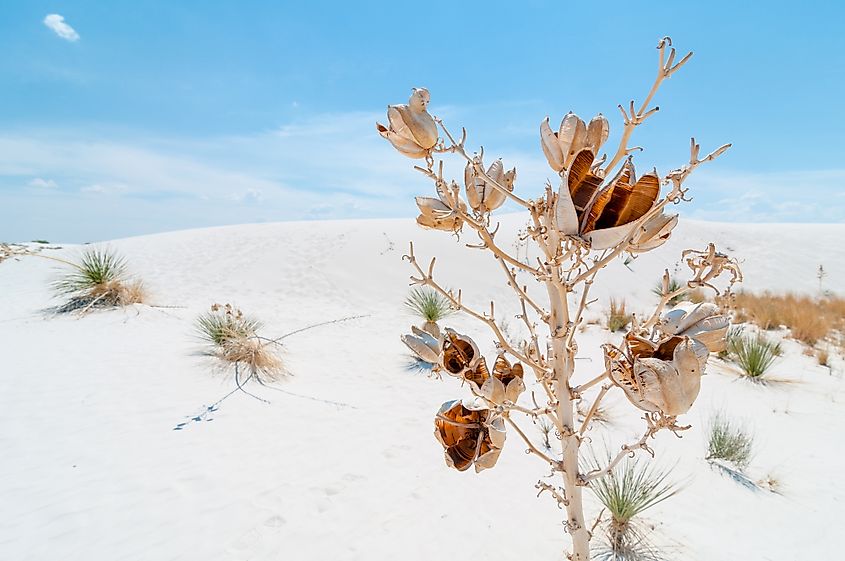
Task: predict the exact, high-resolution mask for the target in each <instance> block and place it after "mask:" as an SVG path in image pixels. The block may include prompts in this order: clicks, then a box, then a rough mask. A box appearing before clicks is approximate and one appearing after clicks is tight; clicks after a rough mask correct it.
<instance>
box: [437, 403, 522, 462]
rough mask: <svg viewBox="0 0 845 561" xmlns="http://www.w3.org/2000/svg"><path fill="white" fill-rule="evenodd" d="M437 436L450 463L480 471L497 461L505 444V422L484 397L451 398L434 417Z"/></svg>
mask: <svg viewBox="0 0 845 561" xmlns="http://www.w3.org/2000/svg"><path fill="white" fill-rule="evenodd" d="M434 436H435V438H437V441H438V442H440V444H441V445H442V446H443V448H444V455H445V458H446V465H448V466H449V467H452V468H455V469H457V470H458V471H465V470H466V469H468V468H469V466H471V465H473V464H474V465H475V471H476V473H477V472H480V471H482V470H485V469H487V468H491V467H493V466H494V465H496V461H497V460H498V459H499V454H500V453H501V451H502V446H504V444H505V437H506V434H505V422H504V419H502V417H501V416H499V415H496V414H495V413H494V412H493V411H491V410H490V409H488V408H487V406H486V405H485V404H484V402H483V401H482V400H480V399H474V400H464V401H461V400H455V401H447V402H446V403H444V404H443V405H441V406H440V410H439V411H438V412H437V416H436V417H435V418H434Z"/></svg>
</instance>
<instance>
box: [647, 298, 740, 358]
mask: <svg viewBox="0 0 845 561" xmlns="http://www.w3.org/2000/svg"><path fill="white" fill-rule="evenodd" d="M729 327H730V319H729V318H728V316H726V315H724V314H722V312H721V310H720V309H719V306H717V305H716V304H712V303H710V302H701V303H700V304H695V305H682V306H678V307H676V308H675V309H673V310H671V311H669V312H666V313H665V314H664V315H663V317H662V318H660V322H659V323H658V324H657V329H658V330H660V331H661V332H662V333H664V334H666V335H678V336H687V337H691V338H693V339H695V340H696V341H698V342H700V343H701V344H703V345H705V346H706V347H707V349H708V350H709V351H710V352H712V353H717V352H719V351H723V350H725V348H726V346H727V335H728V328H729Z"/></svg>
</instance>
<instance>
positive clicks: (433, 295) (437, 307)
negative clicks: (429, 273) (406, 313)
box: [405, 286, 454, 323]
mask: <svg viewBox="0 0 845 561" xmlns="http://www.w3.org/2000/svg"><path fill="white" fill-rule="evenodd" d="M405 307H406V308H407V309H408V310H410V311H411V313H413V314H414V315H416V316H419V317H420V318H421V319H422V320H423V321H426V322H432V323H437V322H438V321H440V320H441V319H443V318H445V317H446V316H448V315H451V314H452V313H454V310H453V309H452V307H451V305H450V304H449V300H448V298H446V297H445V296H443V295H442V294H439V293H438V292H436V291H435V290H432V289H430V288H428V287H424V286H415V287H414V288H412V289H411V290H410V292H409V293H408V297H407V298H405Z"/></svg>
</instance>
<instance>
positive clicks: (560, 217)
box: [555, 148, 674, 251]
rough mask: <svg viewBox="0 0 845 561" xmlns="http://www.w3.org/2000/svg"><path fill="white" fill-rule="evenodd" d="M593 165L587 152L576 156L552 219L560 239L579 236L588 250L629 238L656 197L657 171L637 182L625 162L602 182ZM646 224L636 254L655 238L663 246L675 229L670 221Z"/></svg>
mask: <svg viewBox="0 0 845 561" xmlns="http://www.w3.org/2000/svg"><path fill="white" fill-rule="evenodd" d="M594 160H595V153H594V152H593V151H592V150H591V149H589V148H586V149H584V150H581V151H580V152H578V154H576V155H575V158H574V159H573V160H572V164H571V165H570V166H569V167H568V168H567V169H566V173H565V174H564V176H563V181H562V182H561V186H560V189H559V190H558V196H557V202H556V207H555V218H556V221H557V229H558V230H559V231H560V232H561V233H562V234H564V235H566V236H578V237H581V238H582V239H584V240H586V241H587V242H589V243H590V245H591V247H592V248H593V249H607V248H610V247H613V246H615V245H616V244H618V243H619V242H621V241H622V240H624V239H625V237H626V236H628V235H629V234H631V232H632V229H633V227H634V223H635V222H636V221H637V220H639V219H640V218H642V217H643V216H644V215H645V214H646V213H647V212H648V211H649V210H651V208H652V207H653V206H654V204H655V203H656V202H657V199H658V197H659V195H660V179H659V178H658V176H657V172H656V171H653V172H649V173H647V174H645V175H643V176H642V177H640V178H639V179H636V176H635V171H634V165H633V163H632V162H631V160H630V159H629V160H628V161H626V162H625V163H624V164H623V165H622V168H621V169H620V170H619V172H618V173H617V174H616V176H614V177H613V178H612V179H610V180H609V181H608V182H606V183H605V182H604V179H603V178H602V177H600V176H599V175H597V172H595V171H594V170H593V169H592V168H593V162H594ZM603 184H604V186H602V185H603ZM646 224H648V227H647V228H646ZM646 224H643V231H642V232H641V234H640V235H639V236H638V239H637V244H639V246H640V247H639V250H640V251H646V250H648V249H653V248H652V247H650V244H651V242H653V241H654V240H655V239H661V240H662V241H661V242H660V243H663V242H664V241H666V239H668V237H669V234H670V233H671V231H672V228H673V227H674V223H673V222H672V219H671V218H670V219H666V220H663V219H660V220H654V221H652V219H649V220H648V221H647V222H646ZM652 245H653V244H652ZM657 245H660V244H656V245H654V247H657Z"/></svg>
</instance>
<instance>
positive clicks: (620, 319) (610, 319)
mask: <svg viewBox="0 0 845 561" xmlns="http://www.w3.org/2000/svg"><path fill="white" fill-rule="evenodd" d="M633 318H634V315H633V314H631V313H628V311H627V310H626V309H625V300H624V299H622V300H616V299H615V298H611V299H610V309H609V310H608V311H607V328H608V329H609V330H610V331H614V332H616V331H622V330H623V329H625V328H626V327H628V324H629V323H631V320H632V319H633Z"/></svg>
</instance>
